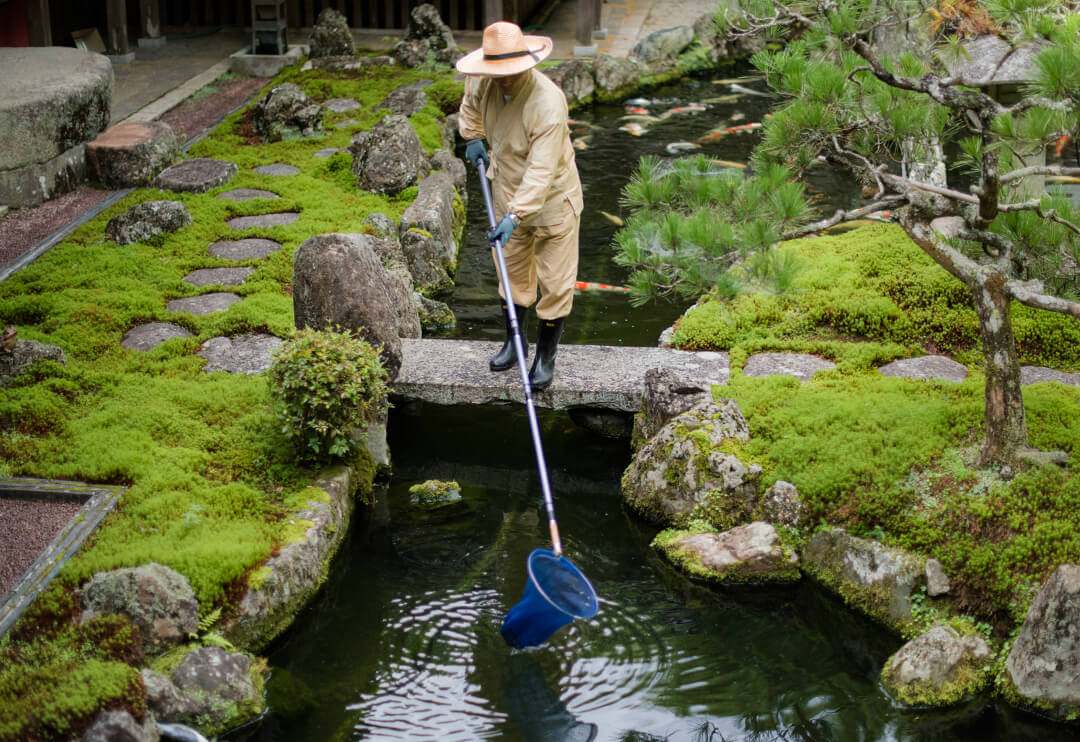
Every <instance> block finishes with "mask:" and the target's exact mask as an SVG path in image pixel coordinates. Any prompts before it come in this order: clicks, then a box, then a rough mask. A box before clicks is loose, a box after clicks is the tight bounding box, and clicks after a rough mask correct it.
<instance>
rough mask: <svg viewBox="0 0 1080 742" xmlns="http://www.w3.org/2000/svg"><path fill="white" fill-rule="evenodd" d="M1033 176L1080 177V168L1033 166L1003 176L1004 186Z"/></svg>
mask: <svg viewBox="0 0 1080 742" xmlns="http://www.w3.org/2000/svg"><path fill="white" fill-rule="evenodd" d="M1033 175H1060V176H1064V177H1067V178H1077V177H1080V167H1061V166H1060V165H1032V166H1030V167H1022V168H1018V169H1016V170H1012V171H1010V172H1008V173H1005V174H1004V175H1002V176H1001V183H1002V185H1006V184H1008V183H1012V182H1013V181H1014V180H1023V179H1024V178H1028V177H1031V176H1033Z"/></svg>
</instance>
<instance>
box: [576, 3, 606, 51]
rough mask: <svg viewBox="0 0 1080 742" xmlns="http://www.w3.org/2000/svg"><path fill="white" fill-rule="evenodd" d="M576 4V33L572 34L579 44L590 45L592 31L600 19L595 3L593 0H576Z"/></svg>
mask: <svg viewBox="0 0 1080 742" xmlns="http://www.w3.org/2000/svg"><path fill="white" fill-rule="evenodd" d="M577 5H578V16H577V33H575V34H574V41H576V42H577V43H578V45H579V46H591V45H592V43H593V40H592V32H593V30H594V29H595V28H597V25H596V24H597V23H598V22H599V21H600V18H599V16H598V15H597V10H598V7H597V3H596V2H595V1H594V0H577Z"/></svg>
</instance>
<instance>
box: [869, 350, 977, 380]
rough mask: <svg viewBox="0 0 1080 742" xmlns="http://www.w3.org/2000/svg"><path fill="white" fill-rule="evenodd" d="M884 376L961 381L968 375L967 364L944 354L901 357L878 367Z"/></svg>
mask: <svg viewBox="0 0 1080 742" xmlns="http://www.w3.org/2000/svg"><path fill="white" fill-rule="evenodd" d="M878 371H880V372H881V373H882V374H884V375H885V376H898V377H902V378H905V379H941V380H944V381H956V382H961V381H963V380H964V379H966V378H967V376H968V370H967V366H965V365H964V364H962V363H957V362H956V361H954V360H953V359H951V358H947V357H946V356H916V357H915V358H901V359H900V360H897V361H893V362H892V363H887V364H885V365H884V366H882V367H881V368H879V369H878Z"/></svg>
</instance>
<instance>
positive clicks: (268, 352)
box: [198, 335, 285, 375]
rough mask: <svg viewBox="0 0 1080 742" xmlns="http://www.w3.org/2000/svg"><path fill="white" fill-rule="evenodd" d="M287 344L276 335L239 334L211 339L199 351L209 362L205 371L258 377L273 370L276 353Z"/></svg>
mask: <svg viewBox="0 0 1080 742" xmlns="http://www.w3.org/2000/svg"><path fill="white" fill-rule="evenodd" d="M284 342H285V341H284V340H282V339H281V338H279V337H276V336H274V335H238V336H237V337H234V338H230V337H216V338H210V339H209V340H207V341H206V342H205V343H203V346H202V347H201V348H200V349H199V350H198V355H199V356H202V357H203V358H205V359H206V360H207V363H206V365H205V366H204V367H203V371H204V372H206V373H210V372H211V371H227V372H229V373H230V374H249V375H250V374H258V373H262V372H263V371H266V370H267V369H269V368H270V363H271V357H272V355H273V352H274V350H275V349H276V348H277V347H278V346H279V345H281V344H282V343H284Z"/></svg>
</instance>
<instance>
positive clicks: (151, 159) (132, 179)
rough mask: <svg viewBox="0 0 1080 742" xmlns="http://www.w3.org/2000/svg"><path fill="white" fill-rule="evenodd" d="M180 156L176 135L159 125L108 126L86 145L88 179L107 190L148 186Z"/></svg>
mask: <svg viewBox="0 0 1080 742" xmlns="http://www.w3.org/2000/svg"><path fill="white" fill-rule="evenodd" d="M179 154H180V142H179V140H178V139H177V138H176V134H175V133H174V132H173V130H172V127H171V126H169V125H168V124H166V123H164V122H161V121H129V122H125V123H121V124H117V125H116V126H110V127H109V128H108V129H106V130H105V131H104V132H103V133H102V134H100V135H99V136H98V137H97V139H95V140H94V141H92V142H90V143H89V144H87V145H86V161H87V164H88V165H89V166H90V167H89V169H90V175H91V176H92V177H96V178H97V179H98V180H100V181H101V184H102V185H103V186H105V187H106V188H137V187H139V186H144V185H147V184H148V183H150V181H152V180H153V179H154V178H155V177H157V175H158V173H160V172H161V171H162V170H164V169H165V168H167V167H168V166H169V164H170V163H171V162H172V161H173V160H174V159H176V156H177V155H179Z"/></svg>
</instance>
